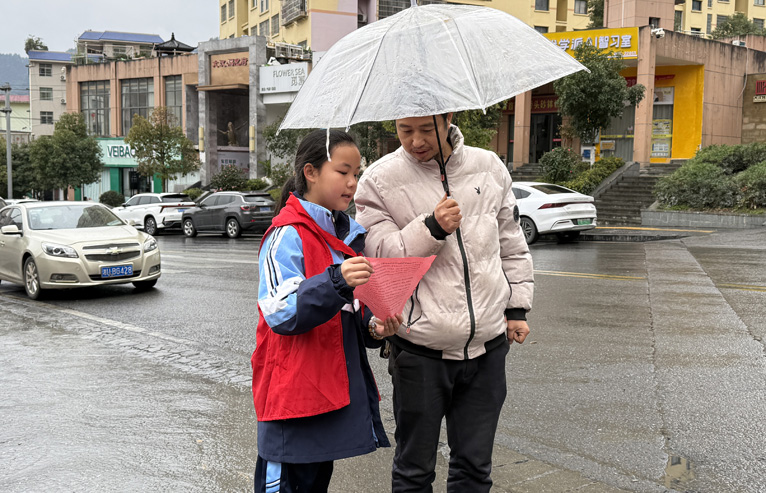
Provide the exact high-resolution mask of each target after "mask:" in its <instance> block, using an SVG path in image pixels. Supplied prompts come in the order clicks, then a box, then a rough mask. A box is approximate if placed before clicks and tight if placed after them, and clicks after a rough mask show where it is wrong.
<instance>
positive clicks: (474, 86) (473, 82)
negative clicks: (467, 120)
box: [424, 11, 486, 111]
mask: <svg viewBox="0 0 766 493" xmlns="http://www.w3.org/2000/svg"><path fill="white" fill-rule="evenodd" d="M424 13H425V14H427V15H429V16H431V17H434V18H435V19H437V21H439V22H440V23H441V24H442V25H443V26H444V31H445V32H446V33H447V36H449V40H450V42H451V43H452V46H454V47H455V51H457V43H455V38H454V37H453V36H452V33H451V32H449V29H447V24H446V23H445V22H444V21H443V20H442V19H440V18H439V17H437V16H435V15H433V14H431V13H430V12H427V11H425V12H424ZM450 19H452V22H454V23H455V29H457V23H456V22H455V18H454V17H450ZM459 33H460V30H459V29H458V34H459ZM460 40H461V41H462V40H463V38H462V36H461V37H460ZM463 47H464V48H465V43H463ZM465 51H466V54H467V53H468V50H467V49H466V50H465ZM458 59H459V60H460V65H462V66H463V71H464V72H465V74H466V76H467V77H468V81H469V82H470V83H471V89H473V94H474V96H476V100H477V101H478V102H479V104H480V105H481V109H482V111H484V110H485V108H486V107H485V106H484V103H483V101H482V98H481V95H480V94H479V88H478V85H477V81H476V74H475V73H469V72H468V67H466V66H465V60H463V57H458ZM472 72H473V70H472ZM472 75H473V77H471V76H472Z"/></svg>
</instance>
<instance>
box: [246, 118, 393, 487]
mask: <svg viewBox="0 0 766 493" xmlns="http://www.w3.org/2000/svg"><path fill="white" fill-rule="evenodd" d="M326 138H327V133H326V131H324V130H317V131H314V132H312V133H311V134H309V135H308V136H307V137H306V138H305V139H303V141H302V142H301V144H300V146H299V147H298V153H297V156H296V159H295V175H294V177H293V178H291V179H290V180H288V182H287V183H286V184H285V186H284V188H283V190H282V197H283V199H282V202H281V203H280V205H279V209H278V211H279V213H278V215H277V216H276V217H275V218H274V220H273V222H272V226H271V228H269V230H268V231H267V232H266V234H265V235H264V237H263V241H262V242H261V251H260V255H259V267H260V285H259V288H258V313H259V316H260V318H259V321H258V329H257V333H256V341H257V345H256V349H255V352H254V353H253V357H252V366H253V399H254V402H255V410H256V414H257V415H258V459H257V463H256V467H255V492H256V493H266V492H268V493H272V492H274V493H275V492H280V493H292V492H295V491H300V492H304V491H305V492H325V491H327V487H328V485H329V483H330V478H331V476H332V470H333V461H334V460H336V459H343V458H346V457H353V456H356V455H361V454H366V453H369V452H372V451H374V450H375V449H376V448H377V447H388V446H390V444H389V442H388V438H387V437H386V433H385V431H384V430H383V424H382V422H381V420H380V412H379V409H378V401H379V399H380V398H379V395H378V391H377V387H376V385H375V380H374V378H373V375H372V370H371V369H370V365H369V363H368V362H367V352H366V350H365V347H380V346H381V345H382V340H383V338H384V337H387V336H390V335H392V334H394V333H396V330H397V328H398V327H399V325H400V324H401V323H402V317H401V315H398V316H396V317H388V318H387V319H386V320H385V321H382V320H380V319H376V318H373V317H372V315H371V314H370V313H368V312H369V311H368V310H365V311H364V313H363V312H362V311H360V309H359V302H358V301H357V300H354V287H356V286H359V285H361V284H364V283H366V282H367V280H368V279H369V277H370V274H372V267H371V266H370V263H369V261H368V260H367V259H365V258H364V257H361V256H359V255H358V253H356V252H361V251H362V249H363V248H364V235H365V230H364V228H362V227H361V226H360V225H359V224H357V223H356V222H355V221H354V220H352V219H351V218H349V217H348V216H347V215H346V214H345V213H343V212H342V211H345V210H346V209H347V208H348V205H349V203H350V201H351V199H352V198H353V197H354V192H356V186H357V180H358V179H359V170H360V161H361V157H360V155H359V150H358V149H357V147H356V144H355V143H354V140H353V138H352V137H351V136H350V135H349V134H347V133H345V132H341V131H337V130H333V131H331V132H330V135H329V148H328V147H327V141H326ZM328 149H329V153H330V160H329V161H328V160H327V152H328Z"/></svg>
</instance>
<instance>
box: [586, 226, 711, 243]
mask: <svg viewBox="0 0 766 493" xmlns="http://www.w3.org/2000/svg"><path fill="white" fill-rule="evenodd" d="M719 231H723V230H715V229H709V228H708V229H702V228H662V227H648V226H597V227H596V228H594V229H591V230H588V231H583V232H582V234H581V235H580V238H579V240H580V241H639V242H640V241H657V240H677V239H679V238H686V237H689V236H704V235H710V234H713V233H718V232H719Z"/></svg>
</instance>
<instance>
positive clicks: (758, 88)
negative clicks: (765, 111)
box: [755, 80, 766, 96]
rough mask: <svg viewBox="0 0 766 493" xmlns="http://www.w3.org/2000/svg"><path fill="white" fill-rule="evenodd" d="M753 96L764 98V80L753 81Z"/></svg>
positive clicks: (765, 81) (765, 83)
mask: <svg viewBox="0 0 766 493" xmlns="http://www.w3.org/2000/svg"><path fill="white" fill-rule="evenodd" d="M755 94H756V96H762V95H763V96H766V80H757V81H755Z"/></svg>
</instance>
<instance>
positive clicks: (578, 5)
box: [574, 0, 588, 14]
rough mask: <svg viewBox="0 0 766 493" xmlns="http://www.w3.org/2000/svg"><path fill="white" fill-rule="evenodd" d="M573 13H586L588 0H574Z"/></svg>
mask: <svg viewBox="0 0 766 493" xmlns="http://www.w3.org/2000/svg"><path fill="white" fill-rule="evenodd" d="M574 13H575V14H587V13H588V0H575V12H574Z"/></svg>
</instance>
